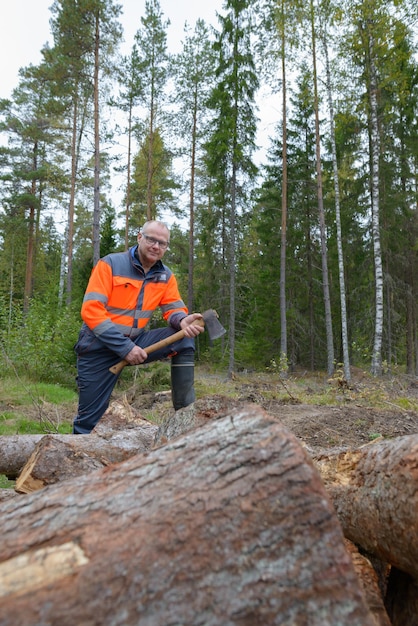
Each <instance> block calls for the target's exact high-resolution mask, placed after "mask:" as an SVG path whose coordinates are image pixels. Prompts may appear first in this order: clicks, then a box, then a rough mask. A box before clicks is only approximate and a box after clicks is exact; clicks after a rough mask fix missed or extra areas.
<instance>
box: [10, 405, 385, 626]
mask: <svg viewBox="0 0 418 626" xmlns="http://www.w3.org/2000/svg"><path fill="white" fill-rule="evenodd" d="M0 519H1V529H2V531H1V532H2V541H1V542H0V589H1V594H2V598H1V612H0V624H1V626H23V625H25V626H27V625H28V624H37V625H40V626H44V625H45V626H46V625H47V624H60V625H62V626H66V625H71V626H73V624H101V625H104V626H106V625H108V624H109V625H110V624H112V625H115V624H119V625H122V624H123V625H126V624H141V626H161V625H163V624H164V625H166V624H167V625H168V624H173V625H179V624H181V625H183V626H188V625H196V626H197V625H198V624H205V626H215V625H216V626H219V624H222V626H232V625H240V626H244V625H253V624H269V625H274V624H278V625H279V624H280V625H289V626H290V625H295V626H296V625H300V626H302V625H303V624H309V626H335V625H336V624H338V625H339V626H345V625H347V626H373V624H374V622H373V620H372V617H371V615H370V612H369V610H368V609H367V607H366V604H365V601H364V597H363V595H362V592H361V589H360V585H359V583H358V580H357V577H356V574H355V571H354V568H353V565H352V562H351V558H350V556H349V554H348V552H347V551H346V549H345V546H344V538H343V534H342V531H341V527H340V525H339V523H338V520H337V518H336V515H335V513H334V510H333V508H332V504H331V502H330V500H329V498H328V496H327V494H326V491H325V489H324V487H323V484H322V482H321V479H320V477H319V474H318V473H317V471H316V470H315V468H314V467H313V464H312V462H311V461H310V459H309V458H308V456H307V455H306V453H305V452H304V450H303V448H302V447H301V446H300V445H299V443H298V442H297V440H296V438H295V437H294V436H293V435H291V434H290V433H289V432H288V431H287V430H286V429H285V428H284V426H283V425H282V424H280V423H279V422H277V421H275V420H272V419H271V418H269V417H268V415H267V414H265V413H264V412H263V411H262V410H261V409H260V408H258V407H255V406H247V407H242V408H241V409H239V410H238V409H237V410H235V411H232V412H231V413H230V414H229V415H227V416H225V417H223V418H222V419H218V420H213V421H211V422H208V423H207V424H206V425H205V426H202V427H200V428H198V429H195V430H193V431H191V432H190V433H188V434H186V435H183V436H181V437H179V438H177V439H175V440H173V441H172V442H171V443H169V444H167V445H165V446H161V447H159V448H155V449H153V450H151V451H149V452H147V453H146V454H139V455H137V456H135V457H133V458H131V459H129V460H127V461H125V462H123V463H120V464H117V465H114V466H111V467H107V468H105V469H104V470H99V471H96V472H93V473H92V474H90V475H89V476H85V477H78V478H77V479H74V480H69V481H66V483H65V489H64V485H63V484H57V485H52V486H50V487H46V488H45V489H42V490H41V491H38V492H36V493H34V494H31V495H28V496H25V498H16V499H13V500H10V501H8V502H5V503H3V504H1V505H0Z"/></svg>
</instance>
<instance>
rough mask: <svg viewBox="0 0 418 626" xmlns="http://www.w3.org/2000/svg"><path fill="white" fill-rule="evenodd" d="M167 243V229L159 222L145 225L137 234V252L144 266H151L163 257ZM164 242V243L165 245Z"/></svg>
mask: <svg viewBox="0 0 418 626" xmlns="http://www.w3.org/2000/svg"><path fill="white" fill-rule="evenodd" d="M168 243H169V233H168V230H167V229H166V228H165V227H164V226H162V225H159V224H152V225H150V226H147V229H146V231H145V232H143V233H139V234H138V254H139V258H140V261H141V263H142V265H143V266H144V267H151V266H152V265H154V263H156V262H157V261H159V260H160V259H162V258H163V256H164V254H165V252H166V250H167V245H168ZM165 244H166V245H165Z"/></svg>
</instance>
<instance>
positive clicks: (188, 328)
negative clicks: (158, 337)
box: [180, 313, 205, 337]
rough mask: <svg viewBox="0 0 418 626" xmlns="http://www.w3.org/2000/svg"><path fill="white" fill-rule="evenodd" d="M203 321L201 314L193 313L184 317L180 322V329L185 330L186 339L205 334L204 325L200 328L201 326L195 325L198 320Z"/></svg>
mask: <svg viewBox="0 0 418 626" xmlns="http://www.w3.org/2000/svg"><path fill="white" fill-rule="evenodd" d="M201 319H203V316H202V314H201V313H192V314H191V315H187V316H186V317H183V319H182V320H181V322H180V327H181V329H182V330H184V334H185V336H186V337H197V336H198V335H199V334H200V333H203V331H204V330H205V327H204V325H202V326H200V325H199V324H194V322H196V320H201Z"/></svg>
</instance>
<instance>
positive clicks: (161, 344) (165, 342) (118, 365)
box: [109, 319, 205, 374]
mask: <svg viewBox="0 0 418 626" xmlns="http://www.w3.org/2000/svg"><path fill="white" fill-rule="evenodd" d="M193 324H194V325H197V326H202V328H204V326H205V322H204V320H203V319H197V320H196V321H194V322H193ZM184 336H185V335H184V330H183V329H182V330H179V331H177V332H176V333H174V335H170V336H169V337H166V338H165V339H161V340H160V341H157V342H156V343H152V344H151V345H150V346H148V347H147V348H144V350H145V352H146V353H147V354H151V353H152V352H156V351H157V350H159V349H160V348H165V347H166V346H169V345H171V344H172V343H175V342H176V341H180V339H183V337H184ZM125 365H129V363H128V361H126V360H125V359H122V361H119V363H116V364H115V365H112V367H109V371H110V372H112V374H120V372H121V371H122V370H123V368H124V367H125Z"/></svg>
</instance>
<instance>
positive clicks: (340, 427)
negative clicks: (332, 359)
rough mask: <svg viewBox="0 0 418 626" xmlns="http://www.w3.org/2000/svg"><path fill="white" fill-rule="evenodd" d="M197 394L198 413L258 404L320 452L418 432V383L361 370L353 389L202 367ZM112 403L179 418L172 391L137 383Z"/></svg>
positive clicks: (310, 378)
mask: <svg viewBox="0 0 418 626" xmlns="http://www.w3.org/2000/svg"><path fill="white" fill-rule="evenodd" d="M196 394H197V398H198V403H197V404H198V406H197V409H198V410H203V411H204V410H205V407H206V406H210V407H211V409H210V410H211V412H212V413H213V412H216V407H218V408H219V409H220V410H222V405H225V403H226V402H227V401H228V399H233V400H235V401H238V402H245V403H248V402H249V403H255V404H257V405H259V406H261V407H262V408H263V409H264V410H265V411H266V412H267V413H268V414H269V415H271V416H272V417H275V418H277V419H279V420H281V422H282V423H283V424H284V425H285V426H286V427H287V428H288V429H289V430H290V431H291V432H293V433H294V434H295V435H296V436H297V437H298V438H299V439H300V440H301V442H303V444H304V445H305V446H306V447H307V448H308V450H312V452H314V453H315V452H319V451H322V450H324V449H330V448H341V447H343V448H344V447H350V448H355V447H359V446H362V445H364V444H368V443H371V442H372V441H376V440H377V439H379V438H381V437H383V438H393V437H400V436H403V435H411V434H414V433H418V380H417V379H415V378H413V377H407V376H396V377H394V376H386V377H383V378H379V379H376V378H372V377H371V376H369V375H367V374H366V373H365V372H362V371H360V370H356V372H355V375H354V376H353V380H352V381H351V384H350V386H347V385H344V384H341V381H340V380H338V378H335V379H332V380H327V378H326V376H320V375H308V374H306V373H304V372H302V373H300V374H299V375H298V376H290V377H289V378H288V379H287V380H285V381H282V380H280V379H279V378H278V376H277V375H274V374H270V373H264V374H259V373H256V372H249V373H242V374H238V375H236V376H234V377H233V378H232V380H226V379H225V377H222V376H221V375H215V374H211V373H208V372H206V371H204V370H202V369H200V368H196ZM215 398H217V399H216V401H215V400H214V399H215ZM222 398H224V400H225V402H223V400H222ZM112 399H113V400H117V401H120V400H122V401H123V403H124V404H125V405H129V407H130V410H131V411H133V413H134V414H136V415H138V416H142V417H144V418H146V419H149V420H151V421H153V422H156V423H160V422H161V421H163V420H164V419H166V418H167V417H168V416H169V415H170V414H172V413H173V409H172V406H171V394H170V391H169V389H167V390H166V391H162V392H159V393H155V392H153V391H151V390H147V389H146V388H145V389H144V386H143V384H135V385H133V386H132V387H131V388H126V387H125V388H124V389H116V390H115V392H114V394H113V396H112ZM75 411H76V405H68V406H66V407H61V408H60V419H61V421H62V420H64V421H68V422H70V423H72V420H73V417H74V415H75ZM43 412H44V417H45V419H46V421H47V422H48V419H50V421H51V423H54V421H55V419H56V407H51V413H50V415H49V413H48V407H47V406H44V407H43ZM33 418H34V419H35V418H36V416H35V415H34V416H33Z"/></svg>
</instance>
